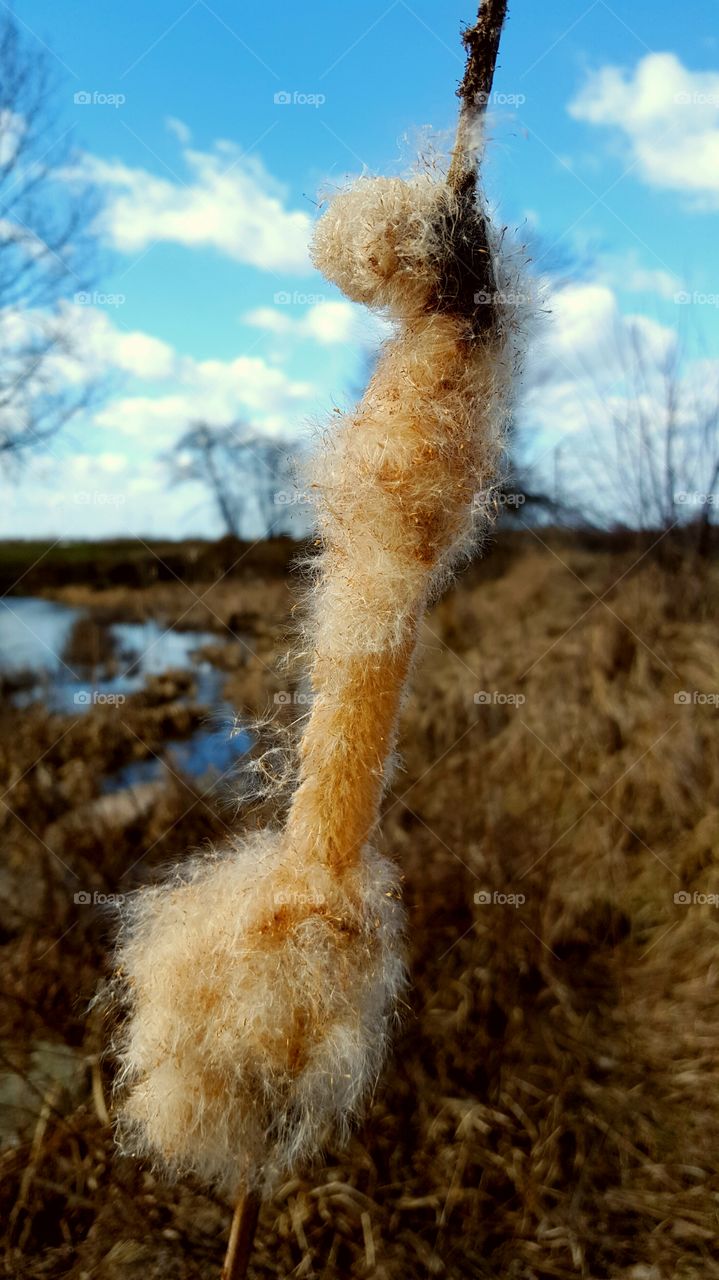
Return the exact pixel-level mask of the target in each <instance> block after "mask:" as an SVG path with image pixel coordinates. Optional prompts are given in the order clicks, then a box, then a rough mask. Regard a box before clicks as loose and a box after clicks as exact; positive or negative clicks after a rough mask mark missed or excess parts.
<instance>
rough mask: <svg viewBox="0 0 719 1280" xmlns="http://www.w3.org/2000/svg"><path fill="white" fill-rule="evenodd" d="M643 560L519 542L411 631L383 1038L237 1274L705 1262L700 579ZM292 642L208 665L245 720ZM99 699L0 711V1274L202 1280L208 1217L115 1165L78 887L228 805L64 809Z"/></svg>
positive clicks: (160, 802) (711, 1189) (713, 819)
mask: <svg viewBox="0 0 719 1280" xmlns="http://www.w3.org/2000/svg"><path fill="white" fill-rule="evenodd" d="M636 559H637V556H636V555H634V554H632V553H630V552H625V551H622V552H617V553H609V552H599V553H597V552H593V553H590V552H589V551H585V550H581V549H577V548H574V549H572V548H569V547H567V546H566V545H562V546H558V545H556V544H554V545H553V546H552V549H551V550H548V549H547V548H546V547H545V546H543V545H542V544H541V543H540V542H538V541H537V540H536V538H535V537H534V536H533V535H531V534H527V535H526V538H525V549H524V551H523V552H522V553H521V554H516V555H514V556H513V557H512V558H511V559H510V560H509V562H508V563H506V564H505V565H503V570H504V571H503V573H502V575H501V576H496V575H495V573H494V570H493V569H492V557H491V556H490V558H489V560H488V561H487V562H486V565H485V566H484V567H481V566H480V568H479V569H478V570H477V571H476V572H472V574H471V576H470V577H468V578H467V579H465V580H463V581H461V582H460V583H459V584H458V585H457V586H456V587H455V589H454V590H453V591H452V592H451V593H450V595H449V596H448V597H447V599H446V600H445V601H443V602H442V604H441V605H440V606H439V607H438V608H437V609H436V610H435V611H434V612H433V613H432V614H431V615H430V617H429V619H428V622H427V626H426V628H425V630H424V633H423V637H422V648H421V654H420V658H419V663H420V667H421V670H420V671H418V673H417V678H416V681H415V690H416V692H415V693H414V694H413V695H412V696H411V697H410V699H409V701H408V703H407V705H406V707H405V712H404V721H403V732H402V738H401V749H402V754H403V761H404V763H403V766H402V768H401V769H399V770H398V771H397V773H396V775H395V778H394V780H393V783H392V787H391V791H390V794H389V796H388V798H387V801H386V806H385V810H386V811H385V817H384V821H383V839H384V845H385V847H386V849H387V850H388V851H390V852H392V853H393V855H394V856H396V857H397V858H398V860H399V862H400V864H401V866H402V870H403V874H404V879H405V883H404V889H405V897H406V901H407V906H408V909H409V912H410V917H411V922H412V928H411V938H412V957H411V963H412V977H413V985H412V988H411V993H410V998H409V1008H408V1009H407V1010H406V1015H405V1022H404V1027H403V1030H402V1031H401V1033H400V1038H399V1043H398V1045H397V1051H396V1053H395V1055H394V1056H393V1059H392V1062H391V1064H390V1066H389V1069H388V1071H387V1073H386V1075H385V1077H384V1078H383V1080H382V1083H381V1086H380V1088H379V1089H378V1091H377V1094H376V1097H375V1099H374V1103H373V1106H372V1109H371V1112H370V1114H369V1116H368V1118H367V1121H366V1123H365V1125H364V1126H363V1128H362V1130H361V1131H360V1132H359V1133H358V1134H357V1135H356V1137H355V1139H354V1140H353V1142H352V1144H351V1146H350V1148H349V1149H348V1151H346V1152H344V1153H342V1154H341V1155H338V1154H333V1153H332V1152H330V1153H328V1155H327V1158H326V1163H325V1164H324V1165H322V1166H321V1167H318V1168H315V1169H314V1170H312V1172H311V1173H310V1174H308V1176H307V1177H306V1178H303V1179H301V1180H296V1181H293V1182H292V1183H290V1184H288V1185H287V1186H285V1187H284V1188H282V1190H281V1191H280V1193H279V1194H278V1195H277V1196H276V1198H275V1199H274V1200H273V1201H272V1202H271V1203H269V1204H267V1205H265V1206H264V1208H263V1211H262V1216H261V1220H260V1227H259V1232H258V1237H257V1245H256V1250H255V1253H254V1256H253V1262H252V1268H251V1272H250V1274H251V1275H253V1276H256V1277H278V1276H282V1277H286V1276H290V1275H298V1276H312V1275H314V1276H317V1277H324V1278H325V1280H339V1278H340V1277H342V1278H344V1277H350V1276H352V1277H354V1276H357V1277H370V1276H376V1277H385V1278H387V1280H395V1278H397V1280H400V1278H401V1280H405V1278H410V1280H413V1278H414V1277H417V1278H419V1277H423V1278H424V1277H427V1276H433V1275H436V1276H444V1277H451V1278H453V1280H454V1278H456V1280H460V1277H462V1278H464V1277H467V1276H477V1277H487V1278H490V1277H491V1278H494V1277H497V1278H499V1277H501V1278H502V1280H504V1278H505V1277H512V1280H545V1278H547V1280H549V1278H550V1277H551V1278H558V1280H564V1278H565V1277H588V1278H590V1280H601V1278H602V1277H621V1278H622V1280H675V1278H676V1277H682V1280H684V1278H691V1280H694V1278H696V1280H700V1277H701V1278H702V1280H703V1278H704V1277H707V1278H709V1280H711V1277H713V1276H719V1263H718V1262H717V1260H716V1258H717V1254H716V1236H717V1223H718V1221H719V1218H718V1207H719V1176H718V1172H717V1151H719V1125H718V1123H717V1114H718V1112H719V1103H718V1102H717V1098H718V1097H719V1088H718V1087H717V1086H718V1085H719V1038H718V1035H717V1014H716V1008H717V992H716V985H717V965H716V947H717V941H718V940H719V910H718V909H717V907H716V906H715V905H714V902H713V901H712V895H715V894H719V869H718V868H717V847H718V840H717V838H718V837H719V767H718V766H719V708H718V707H717V700H716V698H715V699H714V700H711V699H712V695H719V656H718V654H717V644H716V624H717V612H719V607H718V606H717V604H716V600H717V592H716V586H717V577H718V576H719V571H718V570H717V568H716V566H715V565H714V564H713V563H711V562H708V563H705V564H698V563H697V562H695V561H687V562H686V563H683V564H682V566H681V572H680V573H677V572H676V568H675V570H674V571H673V572H671V573H670V572H669V571H668V570H667V568H666V567H662V566H659V565H657V564H656V563H655V561H654V559H653V557H652V556H651V555H648V556H645V557H644V559H643V560H642V561H641V562H640V563H639V564H638V565H637V566H636V567H635V568H632V562H633V561H634V560H636ZM622 575H625V576H622ZM605 592H606V593H607V594H606V595H605V594H604V593H605ZM238 594H239V596H241V595H242V592H241V591H240V592H239V593H238ZM230 595H231V591H230V589H229V588H228V597H227V607H228V608H229V607H230V605H229V600H230ZM602 597H603V600H602V599H601V598H602ZM148 601H149V598H148ZM166 604H167V601H165V602H164V605H165V606H166ZM238 607H244V602H243V601H242V600H241V599H240V600H237V599H236V600H235V608H238ZM282 645H283V639H282V637H281V635H280V632H279V631H278V632H277V633H276V636H275V640H274V641H273V640H272V637H271V635H266V637H265V639H264V640H263V642H262V647H261V653H262V663H263V664H264V666H262V665H260V663H259V662H257V661H254V660H253V661H248V663H247V665H241V666H238V667H237V669H236V670H234V671H232V673H231V674H230V675H229V676H228V687H229V688H230V689H231V691H232V695H233V698H234V700H235V701H236V704H237V706H238V709H239V708H240V707H241V706H242V704H243V702H244V701H248V702H253V703H257V702H258V700H259V694H260V690H261V689H264V692H265V695H266V696H267V697H269V698H270V699H271V698H272V696H273V692H274V690H275V689H276V688H277V687H282V684H281V681H282V679H283V677H278V676H274V675H271V674H270V672H271V671H272V670H273V668H274V661H275V659H276V658H277V656H278V655H279V653H280V651H281V649H282ZM265 667H266V668H267V670H265ZM243 684H245V690H244V691H245V692H246V693H247V695H248V696H247V698H245V697H244V696H243ZM682 693H683V694H687V695H688V699H687V698H685V699H681V698H680V700H679V701H676V700H675V698H676V696H677V695H680V694H682ZM477 695H484V696H481V697H480V698H479V700H475V699H476V696H477ZM155 710H156V709H155ZM147 711H148V709H147V708H145V709H144V710H143V711H142V713H141V711H140V709H139V708H138V710H137V713H136V714H137V716H138V720H137V722H136V725H135V727H136V728H137V730H138V732H139V733H141V734H146V735H150V733H151V730H150V727H149V726H148V725H146V724H143V723H142V721H141V718H140V717H141V714H146V713H147ZM110 714H111V712H110V710H108V709H101V708H93V709H92V710H91V712H89V713H88V716H87V717H86V718H85V719H84V720H83V721H82V722H81V727H79V728H78V729H75V730H73V731H72V732H71V733H69V734H68V735H67V737H66V738H64V739H62V740H60V741H59V738H60V735H61V734H62V732H63V731H64V729H65V728H67V722H66V720H65V719H64V718H63V717H49V716H47V715H46V713H44V712H42V711H37V712H33V713H32V714H30V715H29V714H28V713H22V714H20V713H18V712H14V711H11V710H9V709H7V708H5V709H4V710H3V713H2V718H3V744H4V745H3V747H2V752H3V760H2V763H3V765H4V766H5V768H4V769H3V774H4V776H8V777H9V785H11V787H12V789H11V790H10V792H9V793H8V794H6V795H5V797H4V802H3V803H4V807H3V808H2V810H1V811H0V821H2V824H3V849H4V853H5V859H4V863H5V868H6V870H5V871H4V872H3V875H4V877H6V876H7V867H8V866H11V867H12V868H13V871H14V876H13V879H12V882H6V883H5V884H4V886H3V887H4V888H5V889H6V890H7V892H5V893H3V899H4V900H5V907H4V908H3V915H2V933H1V934H0V938H1V939H2V944H1V949H0V963H1V965H2V998H1V999H0V1015H1V1018H2V1021H1V1022H0V1049H1V1051H2V1055H3V1066H2V1069H3V1071H4V1074H3V1075H2V1078H1V1080H0V1103H1V1104H2V1105H1V1106H0V1118H2V1123H3V1135H4V1142H5V1145H4V1149H3V1152H2V1156H1V1157H0V1161H1V1163H0V1168H1V1169H2V1191H1V1192H0V1195H1V1197H2V1199H1V1201H0V1217H1V1218H2V1221H3V1222H4V1223H5V1224H6V1227H5V1239H4V1259H5V1264H4V1265H5V1271H6V1274H8V1275H10V1276H13V1277H18V1278H20V1280H24V1278H25V1277H27V1280H36V1278H39V1277H51V1278H53V1280H54V1278H55V1277H57V1278H59V1277H64V1276H73V1277H78V1278H79V1277H88V1280H90V1278H91V1280H116V1278H117V1280H120V1277H122V1278H123V1280H125V1278H132V1277H135V1276H138V1277H139V1276H142V1277H143V1280H150V1278H154V1277H157V1278H158V1280H159V1278H160V1277H163V1278H170V1277H172V1278H173V1280H174V1278H182V1280H185V1278H186V1280H197V1278H200V1277H203V1278H204V1277H208V1278H209V1277H214V1276H216V1275H217V1274H218V1271H219V1267H220V1265H221V1260H222V1255H223V1250H224V1245H225V1242H226V1233H227V1230H228V1227H229V1218H230V1208H229V1206H225V1205H224V1204H222V1203H221V1202H219V1201H217V1200H215V1199H213V1198H211V1197H208V1196H206V1195H204V1194H201V1193H199V1192H198V1191H197V1190H196V1189H194V1188H193V1187H192V1186H190V1185H189V1184H188V1185H184V1186H182V1187H180V1188H170V1187H168V1186H166V1185H163V1184H161V1183H160V1182H158V1181H157V1180H156V1179H155V1178H154V1177H153V1176H152V1174H151V1173H150V1172H149V1171H148V1170H147V1169H144V1168H141V1167H139V1166H137V1165H135V1164H134V1163H133V1162H131V1161H128V1160H125V1159H121V1158H119V1157H118V1156H117V1155H116V1153H115V1151H114V1147H113V1142H112V1137H111V1131H110V1126H109V1124H108V1122H107V1108H108V1107H109V1105H110V1102H109V1090H110V1081H111V1074H112V1064H111V1063H110V1062H106V1061H102V1060H101V1059H100V1057H99V1055H100V1052H101V1049H102V1046H103V1044H104V1043H105V1040H106V1035H107V1028H106V1027H104V1026H103V1025H102V1024H101V1021H100V1015H99V1013H98V1012H97V1011H96V1010H90V1011H88V1004H89V1002H90V1000H91V998H92V996H93V994H94V993H95V991H96V989H97V986H98V983H101V982H102V981H103V980H104V979H105V977H106V976H107V975H106V973H105V970H104V965H105V959H104V957H105V955H106V951H107V941H108V934H109V932H110V921H109V919H108V917H107V915H106V914H105V913H103V911H102V910H101V909H99V908H95V907H93V906H91V905H84V904H76V903H75V901H74V894H75V892H76V891H77V885H78V884H79V885H81V887H82V889H83V890H84V891H89V892H91V893H100V894H112V893H117V892H122V891H123V889H124V888H125V887H126V886H127V885H132V884H135V883H138V882H139V881H140V880H142V879H145V878H148V877H152V876H153V875H154V874H156V873H157V871H158V870H159V868H160V867H162V866H163V865H164V864H165V863H167V862H168V861H171V860H173V859H175V858H176V857H177V856H179V855H180V853H181V852H182V850H184V849H186V848H188V847H191V846H193V845H195V846H198V845H201V844H202V843H203V841H204V840H206V839H208V838H211V839H214V840H217V839H221V838H222V835H223V832H224V830H225V826H226V824H227V823H228V822H229V820H230V819H229V815H228V813H227V810H226V809H225V808H224V807H223V804H222V796H221V794H220V796H215V795H203V793H202V788H201V787H200V786H197V785H195V784H190V783H189V782H187V780H177V781H174V782H173V783H172V784H171V785H170V786H168V787H167V788H165V789H163V790H162V792H161V793H160V794H159V795H157V796H156V797H154V798H153V801H152V804H151V805H150V806H149V807H148V808H146V809H145V810H144V811H142V812H138V814H137V815H136V816H135V817H134V818H131V820H130V821H129V822H126V821H124V820H123V823H122V824H121V825H116V826H112V824H108V822H107V820H105V821H104V822H101V821H97V822H96V823H93V822H90V821H88V820H87V819H86V820H85V821H83V822H82V823H79V824H78V823H76V822H73V821H72V815H73V813H77V812H78V811H80V810H81V809H82V806H87V804H88V802H91V801H92V799H93V796H94V795H95V794H96V791H95V790H94V788H95V787H96V782H97V778H98V777H100V776H101V775H102V772H103V770H104V769H105V768H107V767H108V761H110V760H112V759H114V758H115V756H114V755H113V751H116V748H113V747H112V743H113V735H114V734H115V733H116V730H114V729H112V727H111V725H112V721H108V717H109V715H110ZM103 716H104V717H105V719H104V720H103V719H102V717H103ZM73 735H74V736H73ZM151 740H152V741H154V739H151ZM102 744H106V745H105V746H103V745H102ZM8 770H9V773H8ZM6 785H8V784H7V783H6ZM85 812H87V809H85ZM126 816H127V815H125V817H126ZM251 820H252V819H251ZM47 846H49V848H48V847H47ZM58 858H60V859H61V860H62V862H58ZM133 863H136V865H135V866H134V868H133V870H132V871H131V872H130V873H129V875H126V874H125V873H126V870H127V868H129V867H130V866H131V865H132V864H133ZM63 864H64V865H63ZM677 894H679V895H689V899H690V900H689V902H686V901H685V900H684V899H683V898H682V897H681V896H680V898H679V899H678V900H675V895H677ZM520 899H523V901H521V900H520ZM714 901H716V899H714ZM23 1082H24V1086H23ZM13 1088H14V1090H15V1092H14V1093H13Z"/></svg>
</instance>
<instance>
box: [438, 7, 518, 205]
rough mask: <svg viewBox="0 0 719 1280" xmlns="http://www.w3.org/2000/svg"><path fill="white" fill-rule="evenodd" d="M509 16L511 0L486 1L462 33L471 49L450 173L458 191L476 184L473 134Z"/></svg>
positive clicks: (461, 89)
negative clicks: (475, 18) (475, 19)
mask: <svg viewBox="0 0 719 1280" xmlns="http://www.w3.org/2000/svg"><path fill="white" fill-rule="evenodd" d="M506 16H507V0H483V3H481V5H480V9H479V14H478V15H477V21H476V22H475V24H474V26H473V27H468V28H467V30H466V31H465V32H464V34H463V36H462V42H463V44H464V47H465V49H466V50H467V62H466V65H465V69H464V75H463V77H462V80H461V82H460V85H459V88H458V90H457V97H458V98H459V100H460V103H461V106H460V111H459V123H458V125H457V136H456V138H455V143H454V150H453V152H452V162H451V164H450V167H449V172H448V174H447V184H448V186H450V187H451V188H452V190H453V191H456V192H457V193H458V194H459V193H460V192H467V193H469V194H471V193H472V192H473V191H474V188H475V185H476V168H475V153H476V147H477V141H476V138H473V134H474V132H475V129H476V125H477V121H478V120H479V119H480V117H481V116H482V115H483V114H484V112H485V111H486V109H487V103H488V101H489V96H490V94H491V92H492V84H493V82H494V71H495V67H496V65H497V55H498V53H499V41H500V37H501V35H502V27H503V26H504V19H505V18H506Z"/></svg>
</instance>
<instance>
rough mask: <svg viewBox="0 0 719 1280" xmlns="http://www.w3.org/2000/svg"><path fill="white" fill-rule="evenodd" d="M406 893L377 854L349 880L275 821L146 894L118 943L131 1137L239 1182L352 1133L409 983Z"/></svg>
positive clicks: (165, 1161)
mask: <svg viewBox="0 0 719 1280" xmlns="http://www.w3.org/2000/svg"><path fill="white" fill-rule="evenodd" d="M397 899H398V894H397V887H396V883H395V877H394V874H393V869H392V867H391V865H390V864H389V863H388V862H387V861H386V860H385V859H383V858H381V857H380V856H379V855H378V854H377V853H374V852H373V851H372V850H369V849H368V850H366V851H365V854H364V857H363V859H362V862H361V864H360V865H358V866H357V867H356V868H355V869H354V870H353V871H352V872H350V873H348V874H347V875H346V876H345V877H343V879H342V882H341V883H338V881H337V879H336V878H334V877H332V876H331V875H330V874H329V872H328V871H327V869H326V868H322V867H321V866H313V867H310V868H307V867H303V866H300V865H298V864H297V862H296V861H295V860H294V859H293V856H292V850H291V849H289V848H287V847H286V844H285V843H284V842H283V838H282V837H281V836H280V835H278V834H276V833H268V832H265V833H262V834H259V835H256V836H253V837H251V838H248V839H245V840H244V841H243V842H242V843H239V842H238V843H237V844H236V845H234V846H233V847H232V848H229V849H227V850H225V851H224V852H223V853H220V854H216V855H214V856H211V857H205V858H200V859H197V860H195V861H194V863H191V864H190V865H189V866H188V867H185V868H183V870H182V872H181V873H177V875H176V878H175V880H174V881H173V882H171V883H170V884H165V885H162V886H160V887H157V888H150V889H145V890H141V891H140V892H139V893H138V894H137V895H136V896H135V898H134V901H133V904H132V906H131V909H130V911H129V913H128V915H127V916H126V919H125V922H124V927H123V930H122V934H121V937H120V942H119V948H118V967H119V977H118V980H117V981H118V985H119V989H120V992H121V997H122V999H123V1001H124V1003H125V1005H126V1006H127V1007H128V1010H129V1012H130V1015H131V1016H130V1018H129V1020H128V1022H127V1023H126V1027H125V1031H124V1038H123V1042H122V1044H121V1045H120V1046H119V1054H120V1060H121V1068H122V1070H121V1074H120V1078H119V1085H120V1086H121V1087H122V1088H123V1092H125V1094H126V1096H125V1100H124V1103H123V1109H122V1115H121V1134H122V1138H123V1145H124V1146H125V1148H126V1149H128V1150H130V1151H132V1152H134V1153H136V1154H143V1155H147V1156H150V1157H151V1158H152V1159H154V1161H155V1162H156V1163H159V1164H160V1165H162V1166H164V1167H165V1168H166V1169H167V1170H168V1171H169V1172H170V1173H172V1174H174V1175H179V1174H183V1173H194V1174H196V1175H197V1176H198V1177H200V1178H201V1179H202V1181H204V1182H207V1183H211V1184H214V1185H215V1186H217V1187H218V1188H220V1189H222V1190H225V1191H226V1192H228V1193H229V1194H233V1193H234V1192H235V1191H236V1189H237V1187H238V1186H239V1184H240V1183H244V1184H245V1185H255V1186H260V1185H262V1186H265V1187H266V1186H267V1185H268V1184H270V1185H271V1184H272V1183H273V1182H274V1181H276V1180H277V1179H278V1178H280V1177H282V1176H283V1175H286V1174H287V1172H288V1171H289V1170H290V1169H293V1168H294V1167H295V1165H296V1162H297V1161H300V1160H302V1159H304V1158H306V1157H307V1156H310V1155H314V1154H315V1153H316V1151H317V1149H318V1148H320V1147H321V1146H322V1145H323V1144H324V1143H325V1142H326V1141H327V1140H328V1139H331V1138H333V1137H340V1138H341V1137H343V1136H346V1134H347V1132H348V1130H349V1128H350V1126H351V1124H352V1123H353V1121H354V1120H355V1119H356V1117H357V1115H358V1113H359V1111H360V1109H361V1106H362V1103H363V1102H364V1101H365V1100H366V1098H367V1095H368V1094H369V1093H370V1092H371V1090H372V1087H373V1085H374V1083H375V1080H376V1077H377V1074H378V1071H379V1068H380V1065H381V1062H382V1058H383V1055H384V1050H385V1044H386V1040H387V1036H388V1032H389V1031H390V1029H391V1022H392V1018H393V1011H394V1008H395V1002H396V997H397V994H398V992H399V990H400V988H401V986H402V982H403V973H404V970H403V964H402V959H401V953H402V949H401V939H400V932H401V923H402V911H401V907H400V905H399V902H398V900H397Z"/></svg>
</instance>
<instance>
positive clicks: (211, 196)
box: [68, 121, 312, 273]
mask: <svg viewBox="0 0 719 1280" xmlns="http://www.w3.org/2000/svg"><path fill="white" fill-rule="evenodd" d="M178 126H179V133H180V134H181V135H182V137H183V138H184V137H185V134H184V132H183V130H184V126H182V124H181V122H179V121H173V122H172V125H171V127H172V128H173V129H174V132H175V133H176V134H178ZM183 158H184V162H185V164H186V166H187V168H188V169H189V171H190V180H189V182H185V181H184V180H182V179H181V178H179V177H176V179H175V180H174V181H173V180H171V179H169V178H165V177H157V175H155V174H152V173H149V172H148V171H147V170H145V169H139V168H138V169H135V168H130V167H129V166H128V165H125V164H122V163H121V162H119V161H107V160H102V159H100V158H99V157H97V156H86V157H85V158H84V160H83V162H82V164H81V165H80V166H79V168H78V169H76V170H75V171H74V172H75V174H76V175H77V174H81V175H83V176H85V177H88V178H90V179H91V180H92V181H93V182H95V183H96V184H97V185H98V186H99V187H100V188H102V189H104V191H105V194H106V204H105V207H104V209H103V210H102V212H101V214H100V217H99V222H98V228H99V230H100V232H101V234H103V235H104V236H105V238H106V239H107V240H108V241H109V243H110V244H111V245H113V247H114V248H116V249H119V250H120V251H121V252H122V253H128V254H131V253H139V252H140V251H141V250H143V249H145V248H146V247H147V246H148V245H149V244H152V243H156V242H158V241H168V242H172V243H174V244H182V245H186V246H190V247H193V248H198V247H212V248H215V249H217V250H219V252H221V253H224V254H226V255H227V256H228V257H230V258H232V259H234V261H236V262H241V263H245V264H247V265H249V266H253V267H259V268H261V269H263V270H267V271H288V272H293V273H305V272H307V271H309V270H310V262H309V257H308V253H307V242H308V239H309V235H310V231H311V226H312V222H311V219H310V217H309V215H308V214H307V213H305V212H303V211H300V210H291V209H287V208H286V207H285V203H284V201H285V192H284V191H283V189H282V188H281V187H280V186H279V185H278V184H277V183H275V182H274V180H273V179H272V178H271V177H270V175H269V174H268V173H267V171H266V170H265V169H264V168H263V166H262V164H261V163H260V161H259V160H257V159H254V158H252V157H248V156H245V155H244V154H243V152H242V150H241V148H239V147H237V146H235V145H234V144H233V143H230V142H218V143H216V144H215V147H214V150H213V151H211V152H204V151H197V150H193V149H190V148H189V147H187V146H186V145H184V146H183ZM68 176H69V177H71V176H72V174H71V173H70V174H68Z"/></svg>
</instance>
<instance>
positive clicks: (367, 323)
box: [243, 299, 391, 346]
mask: <svg viewBox="0 0 719 1280" xmlns="http://www.w3.org/2000/svg"><path fill="white" fill-rule="evenodd" d="M243 319H244V321H245V324H249V325H252V327H253V328H256V329H265V330H266V331H267V332H268V333H273V334H276V335H277V336H280V337H287V338H303V339H309V340H310V341H312V342H319V343H321V344H322V345H323V346H332V345H335V344H336V345H339V346H344V345H346V344H347V343H351V342H355V343H357V344H359V345H367V344H369V343H375V342H377V341H381V340H382V339H383V338H385V337H387V335H388V334H389V332H390V331H391V325H390V323H389V322H388V321H385V320H383V319H382V318H381V317H380V316H376V315H374V314H372V313H369V312H368V311H367V310H366V309H365V308H364V307H359V306H356V305H355V304H354V303H352V302H343V301H341V300H334V299H324V300H322V301H320V302H315V303H314V304H313V305H312V306H309V307H308V308H307V310H306V311H304V312H303V313H302V314H301V315H295V314H294V313H293V310H292V308H290V307H289V306H287V305H283V304H279V305H277V306H274V307H255V309H254V310H253V311H248V312H246V313H245V315H244V316H243Z"/></svg>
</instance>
